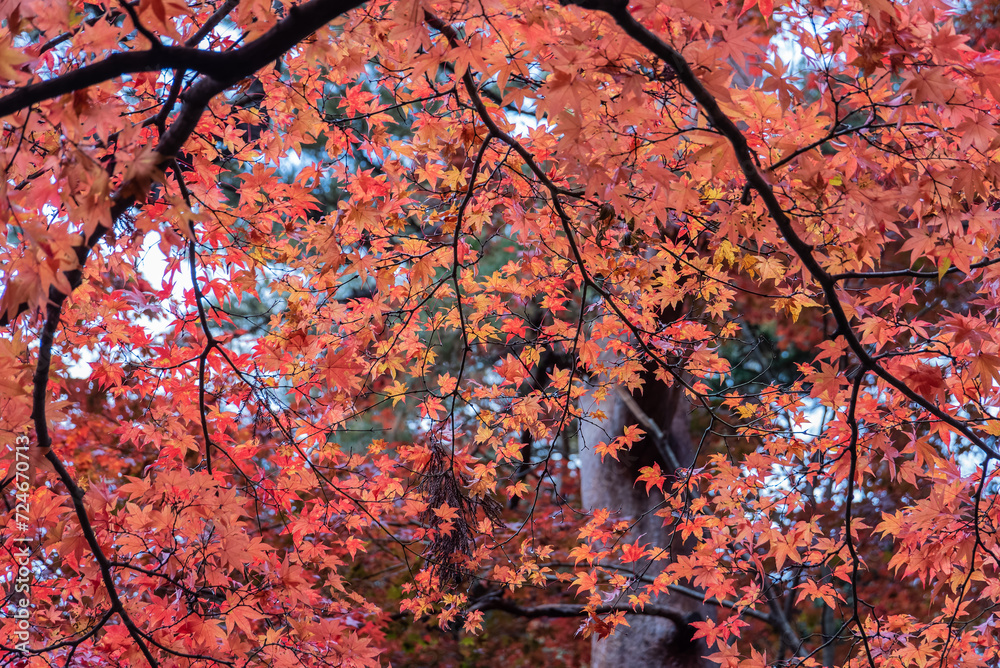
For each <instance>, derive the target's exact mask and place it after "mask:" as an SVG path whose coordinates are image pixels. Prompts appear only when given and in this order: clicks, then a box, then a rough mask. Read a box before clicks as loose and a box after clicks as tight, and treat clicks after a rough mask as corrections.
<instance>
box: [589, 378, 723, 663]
mask: <svg viewBox="0 0 1000 668" xmlns="http://www.w3.org/2000/svg"><path fill="white" fill-rule="evenodd" d="M644 389H645V391H644V393H643V394H641V395H640V394H637V395H633V399H634V400H635V403H636V404H638V409H639V410H640V411H641V412H642V413H644V414H645V416H648V418H649V419H651V420H652V421H654V422H655V423H656V424H657V425H658V426H659V427H660V429H661V431H662V433H663V436H664V439H663V440H665V441H666V442H667V443H666V444H663V443H662V442H661V447H663V445H666V446H668V447H670V449H671V450H672V451H673V455H674V457H675V461H678V462H680V464H681V466H689V465H690V464H691V457H692V456H693V452H694V448H693V444H692V441H691V435H690V433H689V416H688V410H689V406H688V404H687V401H686V399H685V398H684V395H683V393H682V392H681V391H679V387H677V386H673V387H670V386H666V385H664V384H663V383H660V382H658V381H655V380H654V379H653V378H652V374H648V378H647V382H646V384H645V386H644ZM581 408H583V410H584V411H585V413H592V412H593V411H595V410H599V411H601V412H603V413H604V414H605V415H606V416H607V417H606V419H605V420H602V421H585V422H584V423H583V424H582V425H581V428H580V439H579V443H580V447H579V456H580V477H581V485H582V489H581V491H582V495H583V504H584V506H585V507H586V508H588V509H597V508H608V509H610V510H611V511H612V513H614V514H615V515H616V516H617V517H620V518H622V519H628V520H630V521H632V522H637V523H636V524H635V526H634V527H633V529H632V530H631V532H630V533H629V535H628V536H627V537H626V539H625V540H627V541H629V542H634V541H636V540H639V538H640V536H641V541H640V542H641V543H649V544H650V547H652V548H654V549H655V548H667V547H669V543H670V542H671V540H672V537H671V535H670V531H669V528H668V527H664V526H663V518H661V517H657V516H656V515H654V514H653V513H654V511H655V510H656V508H657V507H658V506H659V504H660V503H661V502H662V501H663V495H662V494H661V493H660V492H659V490H657V489H656V488H653V489H652V490H651V491H650V494H647V493H646V488H645V486H644V485H642V484H640V485H635V480H636V478H637V477H638V475H639V469H640V468H642V467H644V466H651V465H652V464H653V463H654V462H655V463H658V464H659V465H660V468H661V469H662V470H663V471H665V472H667V471H673V469H674V467H673V466H671V465H670V463H669V462H668V461H664V460H665V459H667V458H668V457H669V455H668V456H667V457H665V456H664V453H663V452H662V451H661V450H659V449H658V448H657V445H656V441H655V439H654V437H653V435H652V434H650V433H649V432H650V430H649V429H648V428H645V427H643V429H644V430H645V431H646V432H647V435H646V438H645V439H644V440H643V441H642V442H641V443H638V444H636V445H635V446H634V447H633V448H632V450H630V451H629V452H622V453H620V455H619V460H620V461H615V460H614V459H612V458H611V457H610V456H606V457H605V458H604V461H603V462H602V461H601V458H600V456H599V455H598V454H597V453H596V452H595V450H594V447H595V446H596V445H597V444H598V443H600V442H602V441H604V442H609V441H611V440H612V439H614V438H615V437H617V436H620V435H621V434H622V433H623V430H624V428H625V427H626V426H629V425H633V424H640V425H641V421H640V420H638V419H637V416H636V415H634V414H633V411H632V410H631V409H630V408H629V406H628V405H627V402H626V400H625V399H623V398H622V397H621V396H620V395H619V394H617V393H616V392H614V391H612V392H608V395H607V397H606V398H605V399H604V401H602V402H600V403H597V402H595V400H594V398H593V397H592V395H590V394H589V393H588V395H586V396H585V397H584V399H583V400H582V405H581ZM615 515H613V516H615ZM673 547H674V549H675V550H678V549H682V546H681V545H680V544H679V543H678V541H674V545H673ZM665 563H666V562H665V561H657V562H653V563H652V564H650V563H649V562H648V561H639V562H635V563H633V564H630V567H633V568H634V569H635V570H636V571H637V572H642V570H643V569H644V568H646V567H647V566H648V570H646V571H645V575H646V576H649V577H654V576H655V575H656V574H657V573H659V572H660V571H661V570H662V569H663V565H664V564H665ZM652 602H653V603H656V604H658V605H668V606H671V607H674V608H677V609H678V610H681V611H684V612H688V613H691V615H692V620H697V619H699V618H700V617H699V615H702V614H705V612H704V610H703V606H702V605H701V604H699V602H698V601H696V600H694V599H691V598H688V597H684V596H681V595H669V594H661V595H660V596H659V597H658V598H656V599H654V600H653V601H652ZM626 619H627V620H628V623H629V626H628V627H624V626H619V627H618V630H617V631H616V632H615V633H614V634H613V635H611V636H609V637H607V638H605V639H603V640H598V639H597V638H596V636H595V637H594V641H593V649H592V655H591V656H592V658H591V664H590V665H591V667H592V668H622V667H625V666H643V667H644V668H695V667H697V668H701V667H702V666H703V665H707V663H705V662H703V661H702V660H701V659H700V656H701V655H702V654H703V653H704V650H705V645H704V643H703V642H701V641H692V640H691V634H692V633H693V629H692V628H691V627H690V626H688V627H686V628H678V627H677V626H676V625H675V624H674V623H673V622H671V621H669V620H667V619H664V618H661V617H652V616H645V615H628V616H627V617H626Z"/></svg>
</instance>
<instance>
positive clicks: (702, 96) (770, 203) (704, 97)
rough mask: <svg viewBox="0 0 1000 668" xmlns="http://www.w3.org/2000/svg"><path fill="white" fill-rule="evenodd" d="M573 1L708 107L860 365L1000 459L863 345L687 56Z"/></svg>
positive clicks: (594, 1)
mask: <svg viewBox="0 0 1000 668" xmlns="http://www.w3.org/2000/svg"><path fill="white" fill-rule="evenodd" d="M564 1H566V0H564ZM569 4H577V5H579V6H580V7H584V8H586V9H596V10H600V11H604V12H607V13H608V14H610V15H611V17H612V18H613V19H614V20H615V22H617V23H618V25H619V27H621V29H622V30H624V31H625V33H626V34H627V35H629V36H630V37H632V38H633V39H635V40H636V41H637V42H639V43H640V44H642V45H643V46H644V47H646V48H647V49H648V50H649V51H650V52H652V53H653V54H654V55H656V56H657V57H658V58H660V59H662V60H663V61H664V62H666V63H667V64H668V65H670V66H671V67H672V68H673V69H674V71H675V72H676V73H677V79H678V81H680V82H681V84H682V85H683V86H684V87H685V88H686V89H687V90H688V91H689V92H690V93H691V95H692V96H693V97H694V98H695V100H696V101H697V102H698V104H699V105H700V106H701V108H702V109H703V111H704V112H705V115H706V116H707V117H708V119H709V120H710V121H711V122H712V125H714V126H715V128H716V129H717V130H718V131H719V132H720V133H722V135H723V136H725V137H726V139H727V140H729V143H730V144H731V145H732V147H733V151H734V152H735V154H736V161H737V163H738V164H739V167H740V171H741V172H743V176H744V177H745V178H746V180H747V183H748V184H749V185H750V187H751V189H753V190H754V191H756V192H757V194H758V195H759V196H760V198H761V200H763V202H764V205H765V207H766V208H767V211H768V214H769V215H770V217H771V219H772V220H773V221H774V222H775V224H776V225H777V227H778V231H779V232H781V236H782V237H784V239H785V242H786V243H787V244H788V245H789V246H790V247H791V249H792V250H793V251H794V252H795V254H796V255H797V256H798V257H799V260H800V261H801V262H802V265H803V267H805V269H806V270H807V271H808V272H809V274H810V275H811V276H812V277H813V279H814V280H815V281H816V282H817V283H819V285H820V287H821V288H822V289H823V293H824V294H825V296H826V301H827V304H828V305H829V307H830V311H831V313H832V314H833V317H834V320H835V321H836V322H837V328H838V332H839V333H840V334H841V335H842V336H843V337H844V338H845V339H846V340H847V344H848V346H849V347H850V348H851V350H852V351H853V352H854V354H855V355H857V357H858V359H859V360H860V361H861V364H862V366H863V367H864V368H865V369H869V370H871V371H873V372H874V373H875V374H876V375H878V376H879V378H881V379H882V380H884V381H886V382H887V383H888V384H889V385H891V386H892V387H894V388H896V390H898V391H899V392H900V393H901V394H903V396H905V397H906V398H907V399H909V400H910V401H912V402H913V403H915V404H917V405H918V406H920V407H921V408H923V409H924V410H925V411H927V412H928V413H930V414H931V415H933V416H934V417H936V418H937V419H939V420H941V421H942V422H944V423H945V424H947V425H948V426H950V427H952V428H953V429H955V430H956V431H957V432H959V433H960V434H962V435H963V436H964V437H965V438H966V439H968V440H969V442H970V443H972V444H973V445H975V446H976V447H977V448H979V449H980V450H982V451H983V452H985V453H986V454H987V456H989V457H990V458H993V459H1000V452H998V451H997V450H996V449H995V448H993V447H991V446H990V445H989V444H987V443H986V442H985V441H984V440H983V439H982V438H980V437H979V436H978V435H976V434H975V433H974V432H973V431H972V430H971V429H969V427H968V426H966V425H965V424H963V423H962V422H961V421H960V420H958V419H957V418H955V417H954V416H951V415H949V414H948V413H945V412H944V411H943V410H941V409H940V408H938V407H937V406H935V405H934V404H933V403H931V402H930V401H928V400H927V399H925V398H923V397H922V396H920V395H919V394H917V393H916V392H914V391H913V390H912V389H910V387H909V386H908V385H907V384H906V383H904V382H903V381H902V380H900V379H899V378H896V377H895V376H894V375H892V374H891V373H889V372H888V371H887V370H886V369H885V368H884V367H882V366H881V365H880V364H879V363H878V362H877V361H876V360H875V359H874V358H872V356H871V355H869V354H868V351H867V350H865V347H864V345H862V343H861V340H860V339H859V338H858V336H857V334H856V333H855V332H854V329H853V328H852V327H851V324H850V319H849V318H848V317H847V313H846V312H845V311H844V307H843V305H842V304H841V302H840V296H839V295H838V294H837V282H836V281H835V280H834V278H833V277H832V276H831V275H830V274H829V273H827V271H826V270H825V269H823V267H822V266H821V265H820V263H819V261H818V260H817V259H816V256H815V255H813V246H811V245H810V244H808V243H806V242H805V241H804V240H803V239H802V237H800V236H799V235H798V233H797V232H796V231H795V229H794V227H793V226H792V221H791V219H790V218H789V217H788V214H787V213H785V210H784V208H783V207H782V206H781V202H779V201H778V196H777V195H776V194H775V192H774V189H773V188H772V187H771V184H770V183H769V182H768V180H767V178H766V177H765V176H764V174H763V173H762V172H761V170H760V169H759V168H758V165H757V160H756V158H755V157H754V154H753V152H752V151H751V150H750V146H749V144H748V143H747V139H746V137H745V136H744V135H743V133H742V131H740V129H739V127H738V126H737V125H736V123H735V122H734V121H733V120H732V119H731V118H729V116H727V115H726V113H725V112H724V111H723V110H722V108H721V107H720V106H719V103H718V102H717V101H716V99H715V97H714V96H713V95H712V94H711V93H710V92H709V91H708V89H707V88H706V87H705V85H704V84H702V82H701V80H700V79H699V78H698V77H697V76H696V75H695V73H694V71H693V70H692V69H691V66H690V65H688V63H687V61H686V60H685V59H684V56H682V55H681V54H680V53H678V52H677V51H676V50H675V49H674V48H673V47H671V46H670V45H669V44H667V43H666V42H664V41H663V40H661V39H660V38H659V37H657V36H656V35H654V34H653V33H652V32H650V31H649V30H647V29H646V27H645V26H643V25H642V24H640V23H639V22H638V21H636V20H635V17H633V16H632V14H631V13H629V11H628V2H627V0H624V1H623V0H579V1H578V2H573V1H572V0H569Z"/></svg>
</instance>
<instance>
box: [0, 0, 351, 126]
mask: <svg viewBox="0 0 1000 668" xmlns="http://www.w3.org/2000/svg"><path fill="white" fill-rule="evenodd" d="M361 4H363V0H335V1H332V2H331V0H310V2H306V3H304V4H301V5H298V6H296V7H292V8H291V9H289V10H288V16H286V17H285V18H284V19H282V20H281V21H279V22H278V23H277V24H276V25H275V26H274V27H273V28H271V29H270V30H268V31H267V32H266V33H264V34H263V35H261V36H260V37H258V38H257V39H255V40H254V41H252V42H250V43H249V44H247V45H246V46H244V47H243V48H240V49H234V50H233V51H227V52H217V51H203V50H201V49H193V48H189V47H186V46H169V47H155V48H152V49H149V50H144V51H128V52H124V53H115V54H112V55H111V56H108V57H107V58H106V59H105V60H102V61H101V62H99V63H94V64H93V65H87V66H85V67H81V68H80V69H78V70H74V71H72V72H68V73H66V74H63V75H61V76H58V77H55V78H54V79H49V80H48V81H41V82H39V83H36V84H30V85H27V86H23V87H21V88H19V89H17V90H15V91H14V92H13V93H10V94H9V95H5V96H4V97H2V98H0V118H2V117H4V116H9V115H10V114H13V113H16V112H18V111H20V110H21V109H25V108H27V107H30V106H31V105H33V104H37V103H38V102H42V101H44V100H51V99H52V98H55V97H59V96H60V95H65V94H67V93H72V92H73V91H77V90H81V89H83V88H88V87H89V86H94V85H96V84H99V83H103V82H105V81H110V80H111V79H116V78H118V77H120V76H122V75H124V74H135V73H138V72H153V71H157V70H166V69H172V70H189V71H192V72H199V73H200V74H204V75H207V76H209V77H211V78H212V79H215V80H216V81H218V82H220V83H222V84H224V86H223V89H225V88H227V87H229V86H230V85H232V84H233V83H236V82H237V81H239V80H241V79H244V78H246V77H247V76H249V75H251V74H253V73H254V72H256V71H257V70H259V69H261V68H262V67H264V66H265V65H267V64H268V63H270V62H271V61H274V60H277V59H278V58H279V57H281V55H282V54H284V53H285V52H286V51H288V50H289V49H290V48H292V47H293V46H295V45H296V44H298V43H299V42H301V41H302V40H304V39H305V38H307V37H309V35H311V34H313V33H314V32H316V31H317V30H319V29H320V28H321V27H323V26H324V25H326V24H327V23H329V22H330V21H332V20H333V19H335V18H337V17H338V16H340V15H341V14H344V13H346V12H348V11H350V10H351V9H354V8H355V7H358V6H360V5H361ZM220 20H221V17H220Z"/></svg>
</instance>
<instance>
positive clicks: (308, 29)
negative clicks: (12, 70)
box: [0, 0, 361, 668]
mask: <svg viewBox="0 0 1000 668" xmlns="http://www.w3.org/2000/svg"><path fill="white" fill-rule="evenodd" d="M360 4H361V0H345V1H342V2H328V1H325V0H312V2H309V3H306V4H304V5H301V6H300V7H296V8H292V9H291V10H289V15H288V17H287V18H285V19H283V20H282V21H281V22H279V23H278V24H277V25H276V26H275V27H274V28H272V29H271V30H270V31H268V32H267V33H265V35H264V36H263V37H261V38H260V39H258V40H256V41H255V42H252V43H251V44H250V45H248V46H247V47H245V48H244V49H241V50H239V51H234V52H231V53H232V54H240V53H242V54H243V56H241V57H239V58H237V59H236V60H235V61H232V70H231V71H230V72H228V73H226V74H225V75H224V76H223V77H221V78H218V79H216V78H213V77H211V76H203V77H201V78H200V79H199V80H198V81H196V82H195V83H194V85H192V86H191V88H190V89H189V90H188V91H187V94H186V95H185V97H184V103H183V105H182V106H181V109H180V112H179V113H178V115H177V118H176V119H175V120H174V122H173V123H172V124H171V125H170V128H169V129H168V130H167V131H166V132H165V133H164V134H163V136H162V137H161V138H160V141H159V143H158V144H157V146H156V152H157V153H158V154H159V155H160V158H161V160H160V165H159V166H161V167H162V166H163V165H164V164H166V163H167V162H169V161H170V160H171V159H172V157H173V156H174V155H175V154H176V153H177V152H178V151H179V150H180V149H181V147H182V146H183V145H184V143H185V142H186V141H187V140H188V138H189V137H190V136H191V134H192V133H193V132H194V129H195V126H197V124H198V120H199V119H200V118H201V115H202V113H203V112H204V111H205V109H206V108H207V107H208V104H209V102H210V101H211V100H212V98H213V97H215V96H216V95H218V94H219V93H221V92H222V91H224V90H225V89H226V88H228V87H229V85H231V82H233V81H236V80H238V79H240V78H243V77H245V76H247V75H249V74H252V73H253V72H254V71H256V70H258V69H260V68H261V67H263V66H264V65H266V64H267V63H269V62H270V61H271V60H274V59H275V58H277V57H278V56H280V55H281V54H282V53H284V52H285V51H287V50H288V49H290V48H292V47H293V46H295V45H296V44H297V43H298V42H300V41H301V40H303V39H305V38H306V37H308V36H309V35H310V34H312V33H313V32H314V31H315V30H317V29H318V28H319V27H321V26H322V25H324V24H325V23H327V22H329V21H330V20H332V19H334V18H335V17H337V16H339V15H340V14H342V13H344V12H346V11H348V10H350V9H353V8H354V7H357V6H358V5H360ZM164 50H165V49H156V52H157V53H159V52H162V51H164ZM84 69H86V68H84ZM190 69H200V68H197V67H191V68H190ZM17 94H18V93H14V94H12V95H17ZM10 97H11V96H8V97H7V98H4V99H9V98H10ZM0 102H2V100H0ZM144 192H145V185H144V184H140V183H125V184H123V185H122V187H121V188H119V189H118V191H117V192H116V193H115V195H114V197H113V199H112V206H111V219H112V221H115V220H118V219H119V218H121V216H123V215H124V214H125V213H126V212H127V211H128V210H129V209H130V208H131V207H132V206H133V205H134V204H135V202H136V200H137V198H138V197H139V196H141V195H143V194H144ZM108 229H109V228H107V227H104V226H101V225H98V227H97V228H96V229H95V230H94V232H93V233H92V234H91V235H90V237H89V238H87V239H85V240H84V242H83V243H81V244H80V245H78V246H77V247H76V248H75V249H74V251H75V252H76V256H77V260H78V262H79V268H78V269H76V270H74V271H72V272H67V275H66V276H67V278H68V279H69V282H70V285H71V286H72V287H73V288H76V287H77V286H79V285H80V283H81V281H82V280H83V267H84V265H85V263H86V261H87V257H88V255H89V254H90V251H91V249H92V248H93V247H94V246H96V245H97V242H98V241H99V240H100V239H101V238H102V237H103V236H104V234H106V233H107V231H108ZM68 297H69V295H66V294H63V293H61V292H59V291H56V290H52V291H50V293H49V302H48V304H47V305H46V319H45V324H44V326H43V328H42V334H41V339H40V342H39V350H38V363H37V365H36V367H35V375H34V391H33V396H32V419H33V421H34V425H35V433H36V439H37V447H38V448H39V451H40V453H41V454H43V455H44V456H45V458H46V459H47V460H48V461H49V463H50V464H51V465H52V468H53V469H54V470H55V472H56V475H57V476H58V477H59V479H60V480H61V481H62V483H63V485H65V486H66V489H67V490H68V491H69V494H70V497H71V499H72V501H73V509H74V511H75V514H76V516H77V520H78V521H79V522H80V528H81V530H82V531H83V535H84V538H85V540H86V541H87V545H88V546H89V547H90V550H91V552H92V553H93V555H94V558H95V559H96V560H97V565H98V568H99V569H100V572H101V580H102V581H103V583H104V587H105V589H106V590H107V592H108V597H109V598H110V600H111V610H112V611H113V612H114V613H116V614H118V616H119V617H121V619H122V622H123V623H124V624H125V627H126V628H127V629H128V632H129V635H130V636H131V637H132V639H133V640H134V641H135V643H136V645H137V646H138V647H139V649H140V651H141V652H142V654H143V656H144V657H145V658H146V661H147V662H148V663H149V665H150V666H152V667H153V668H156V666H157V665H158V664H157V662H156V659H155V658H154V657H153V654H152V653H151V652H150V649H149V647H148V645H147V640H149V642H151V643H152V644H154V645H156V646H158V647H160V648H161V649H165V648H163V647H162V646H160V645H159V644H158V643H156V642H155V641H154V640H152V639H151V638H149V637H148V636H147V635H146V634H144V633H143V632H142V631H141V630H140V629H139V627H138V626H137V625H136V624H135V622H133V621H132V618H131V616H130V615H129V614H128V611H127V610H126V609H125V606H124V604H123V602H122V600H121V598H120V597H119V595H118V590H117V588H116V585H115V578H114V574H113V573H112V565H111V562H110V560H109V559H108V557H107V556H106V555H105V554H104V551H103V549H102V548H101V545H100V543H99V542H98V539H97V535H96V534H95V532H94V529H93V526H92V524H91V522H90V518H89V516H88V515H87V510H86V507H85V506H84V503H83V498H84V494H83V490H82V489H80V487H79V485H77V484H76V481H75V480H74V479H73V477H72V476H71V475H70V473H69V471H68V470H67V469H66V467H65V465H64V464H63V462H62V461H61V460H60V459H59V457H58V456H57V455H56V454H55V453H54V452H52V450H51V449H50V448H51V444H52V442H51V438H50V436H49V433H48V420H47V418H46V414H45V412H46V403H47V402H46V399H47V394H48V380H49V371H50V366H51V359H52V345H53V342H54V338H55V332H56V330H57V329H58V327H59V320H60V317H61V315H62V307H63V304H64V303H65V301H66V299H67V298H68ZM25 309H26V307H24V306H22V307H21V308H20V309H19V311H18V312H21V311H24V310H25ZM3 320H4V323H3V324H5V323H6V317H4V319H3ZM166 651H170V652H173V653H176V652H174V651H173V650H166ZM195 658H202V657H195Z"/></svg>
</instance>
